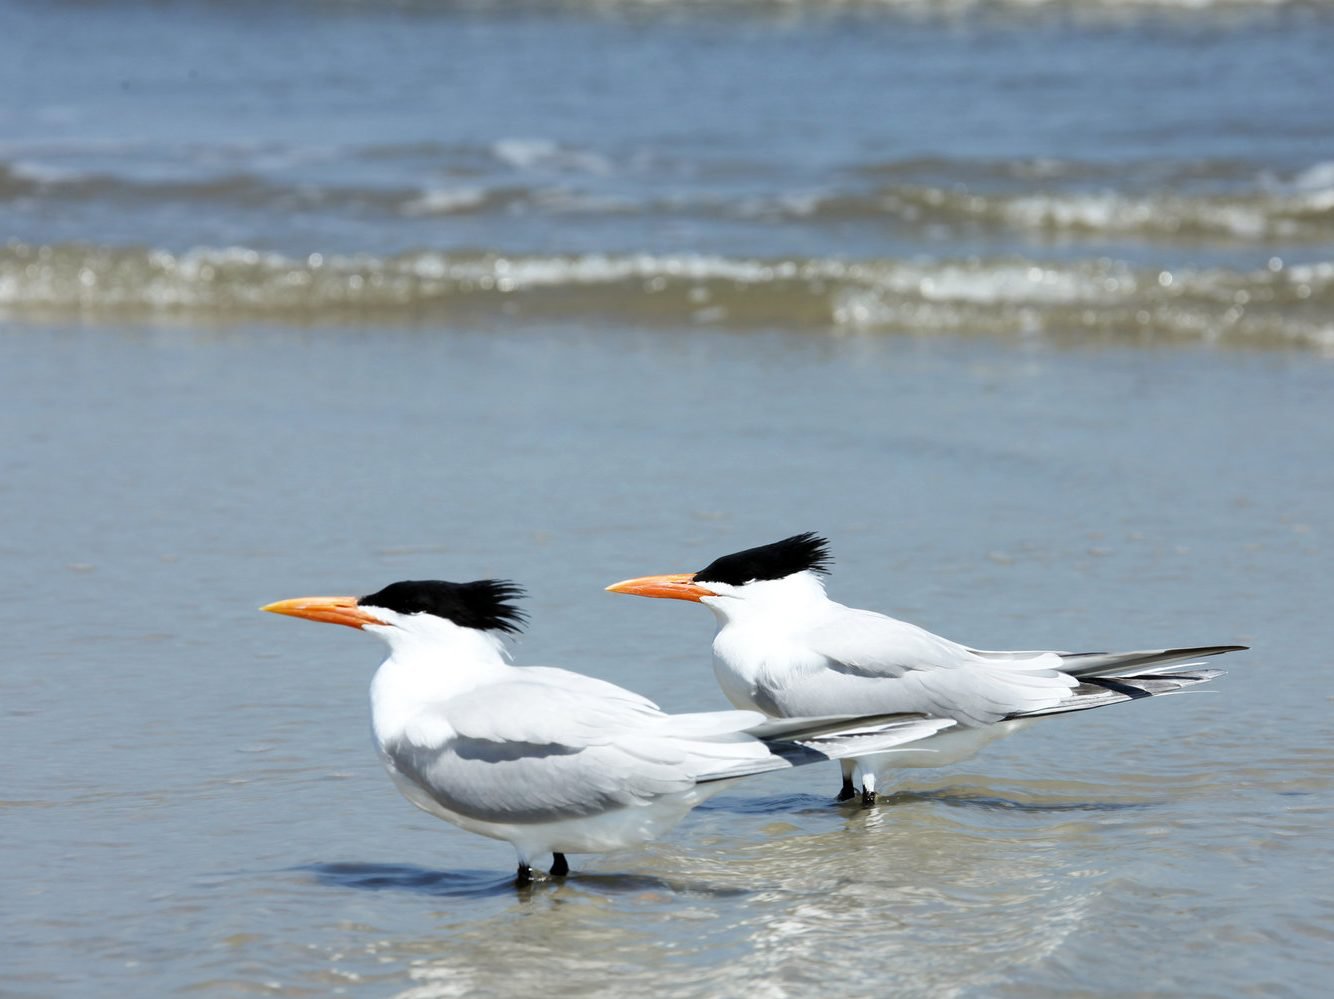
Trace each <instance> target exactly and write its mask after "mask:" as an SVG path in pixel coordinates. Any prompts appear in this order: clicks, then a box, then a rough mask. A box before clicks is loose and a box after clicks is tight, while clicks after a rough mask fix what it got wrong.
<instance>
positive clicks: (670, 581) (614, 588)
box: [607, 572, 718, 600]
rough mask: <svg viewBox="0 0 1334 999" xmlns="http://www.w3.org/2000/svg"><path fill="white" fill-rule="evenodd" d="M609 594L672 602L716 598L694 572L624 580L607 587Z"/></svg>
mask: <svg viewBox="0 0 1334 999" xmlns="http://www.w3.org/2000/svg"><path fill="white" fill-rule="evenodd" d="M607 592H608V593H629V594H631V595H632V596H636V597H666V598H668V599H670V600H699V599H701V598H702V597H716V596H717V595H718V594H716V593H714V592H713V591H712V590H711V589H709V588H708V587H707V586H703V585H701V584H699V583H697V582H695V574H694V573H693V572H678V573H671V574H668V575H665V576H640V577H639V578H638V579H624V580H622V581H621V582H619V583H612V584H611V585H610V586H608V587H607Z"/></svg>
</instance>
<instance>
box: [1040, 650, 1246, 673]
mask: <svg viewBox="0 0 1334 999" xmlns="http://www.w3.org/2000/svg"><path fill="white" fill-rule="evenodd" d="M1246 648H1247V647H1246V646H1245V645H1202V646H1199V647H1198V648H1194V649H1152V650H1149V651H1143V652H1061V653H1058V654H1059V655H1060V657H1061V669H1062V670H1063V671H1064V672H1066V673H1069V674H1070V675H1071V676H1077V677H1079V678H1080V679H1084V678H1085V677H1090V676H1127V675H1129V674H1130V673H1132V672H1138V671H1139V670H1141V669H1143V668H1144V667H1145V666H1164V665H1166V664H1168V663H1176V664H1178V665H1177V666H1176V667H1175V668H1178V669H1179V668H1181V667H1182V666H1187V665H1190V666H1199V665H1202V663H1199V662H1197V661H1192V662H1187V660H1200V659H1207V658H1208V657H1209V656H1221V655H1222V654H1223V653H1225V652H1243V651H1245V650H1246Z"/></svg>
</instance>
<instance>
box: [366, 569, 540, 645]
mask: <svg viewBox="0 0 1334 999" xmlns="http://www.w3.org/2000/svg"><path fill="white" fill-rule="evenodd" d="M523 596H524V592H523V587H521V586H517V585H515V584H514V583H511V582H509V581H508V580H505V579H478V580H475V581H474V582H471V583H447V582H445V581H444V580H441V579H407V580H404V581H402V582H399V583H390V584H389V585H388V586H386V587H385V588H384V589H383V590H380V591H378V592H376V593H371V594H369V595H367V596H364V597H360V598H358V600H357V603H358V604H361V605H362V606H365V607H383V608H384V609H385V610H391V611H394V612H395V613H398V614H434V615H435V616H436V617H443V618H445V619H446V620H448V621H453V622H454V623H455V624H457V625H458V626H459V627H461V628H477V629H479V630H482V631H507V632H510V633H514V632H517V631H519V630H520V629H521V628H522V627H523V622H524V620H525V619H526V615H525V614H524V613H523V611H521V610H519V608H518V607H516V606H515V605H514V601H515V600H518V599H520V598H522V597H523Z"/></svg>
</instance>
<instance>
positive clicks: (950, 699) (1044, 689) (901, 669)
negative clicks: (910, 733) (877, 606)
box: [797, 608, 1077, 725]
mask: <svg viewBox="0 0 1334 999" xmlns="http://www.w3.org/2000/svg"><path fill="white" fill-rule="evenodd" d="M805 637H806V641H807V642H808V643H809V645H810V647H811V648H812V649H813V650H815V651H816V652H817V653H818V654H819V655H820V656H822V657H823V659H824V665H825V669H826V671H827V672H826V674H825V675H823V676H819V677H815V678H811V679H810V680H809V681H807V682H812V683H819V684H823V685H827V686H829V687H831V688H832V687H838V688H839V689H840V690H842V691H843V693H842V695H841V696H842V697H844V698H846V700H847V701H848V702H849V705H848V706H849V707H851V706H852V705H853V704H854V703H855V704H857V705H859V706H857V707H856V708H855V710H859V711H866V710H876V711H919V712H923V713H926V714H929V715H937V716H940V717H944V718H953V719H955V720H956V721H958V722H960V723H961V724H964V725H987V724H991V723H993V722H997V721H1000V720H1002V719H1004V718H1008V717H1010V716H1011V715H1014V714H1018V713H1021V712H1031V711H1037V710H1041V709H1043V708H1046V707H1050V706H1052V705H1054V704H1057V703H1059V702H1060V701H1061V700H1062V699H1064V698H1065V697H1066V696H1067V694H1068V692H1069V691H1070V689H1071V688H1073V687H1074V686H1075V685H1076V683H1077V681H1075V680H1074V678H1072V677H1070V676H1069V675H1067V674H1066V673H1064V672H1062V671H1061V668H1060V667H1061V659H1060V657H1059V656H1058V655H1056V654H1055V653H1049V652H1036V653H1033V654H1031V655H1029V656H1027V657H1024V658H1014V659H996V658H987V657H986V656H982V655H979V654H977V653H976V652H974V651H973V650H971V649H968V648H966V647H965V646H962V645H959V644H958V643H956V642H951V641H950V640H949V639H946V638H942V637H940V636H939V635H933V634H932V633H931V632H929V631H926V630H924V629H922V628H918V627H917V626H915V625H911V624H908V623H906V622H903V621H896V620H895V619H893V618H889V617H885V616H883V615H881V614H875V613H872V612H870V611H860V610H853V609H851V608H846V609H844V610H843V611H842V612H841V613H839V614H838V615H837V616H835V617H834V618H831V619H830V620H828V621H826V622H823V623H822V624H821V625H819V626H818V627H816V628H814V629H812V631H811V632H810V633H809V634H808V635H807V636H805ZM797 682H801V681H800V680H798V681H797ZM826 706H828V705H826Z"/></svg>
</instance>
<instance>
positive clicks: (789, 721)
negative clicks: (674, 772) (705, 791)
mask: <svg viewBox="0 0 1334 999" xmlns="http://www.w3.org/2000/svg"><path fill="white" fill-rule="evenodd" d="M954 724H955V722H954V720H953V719H950V718H932V717H929V716H927V715H921V714H890V715H862V716H856V717H854V716H833V717H825V718H776V719H771V720H769V721H767V722H764V723H762V724H760V725H756V726H755V727H753V728H750V729H748V730H747V734H749V735H751V736H754V737H755V738H756V739H758V740H760V741H761V742H762V743H764V746H765V748H766V749H768V750H769V755H768V756H767V757H764V758H761V759H752V760H743V761H738V762H736V763H734V764H732V765H731V766H728V767H726V768H724V769H722V770H716V771H712V772H710V773H707V774H704V775H702V776H700V777H699V778H698V780H697V783H700V784H707V783H710V782H712V781H719V780H732V779H734V778H737V777H748V776H750V775H751V774H760V773H766V772H768V771H770V770H785V769H787V768H788V767H801V766H805V765H806V764H808V763H822V762H824V761H826V760H841V759H844V758H845V757H849V756H864V755H869V754H871V753H883V752H887V751H891V750H893V749H894V747H896V746H901V745H903V744H904V743H907V742H916V741H917V740H919V739H925V738H926V737H927V736H931V735H935V734H936V733H937V732H939V731H941V730H942V729H946V728H949V727H950V726H952V725H954Z"/></svg>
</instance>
